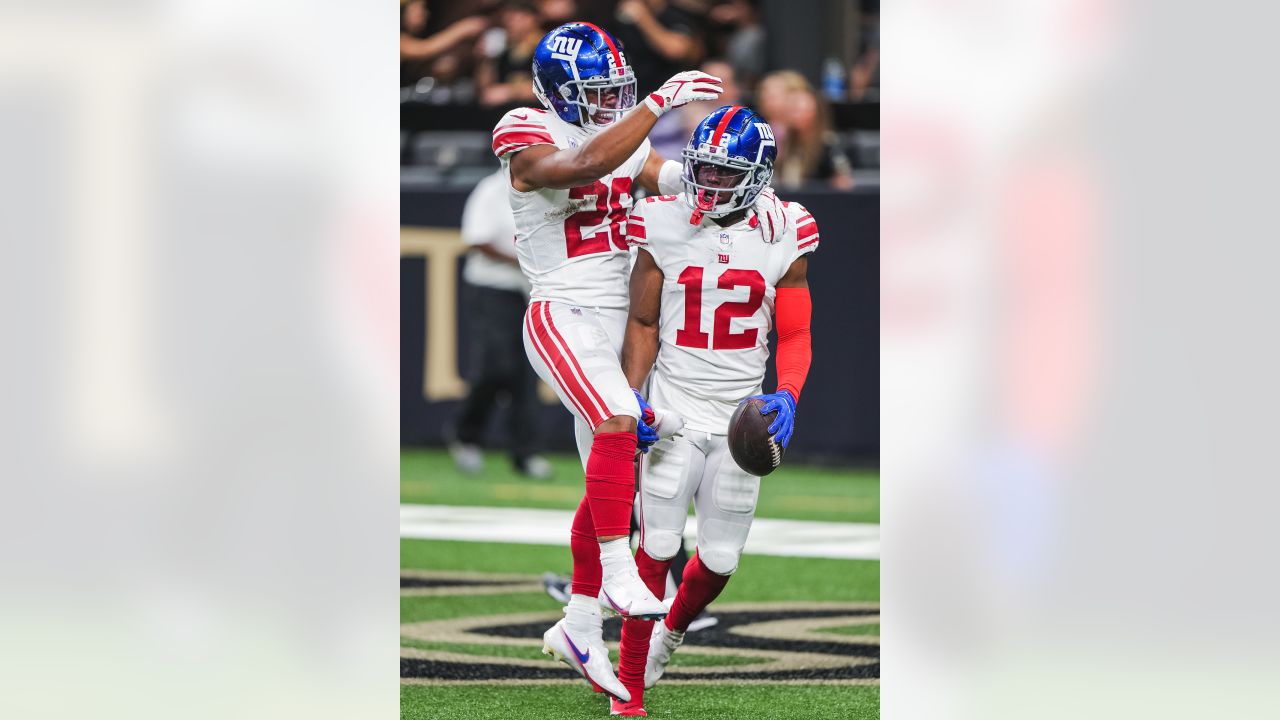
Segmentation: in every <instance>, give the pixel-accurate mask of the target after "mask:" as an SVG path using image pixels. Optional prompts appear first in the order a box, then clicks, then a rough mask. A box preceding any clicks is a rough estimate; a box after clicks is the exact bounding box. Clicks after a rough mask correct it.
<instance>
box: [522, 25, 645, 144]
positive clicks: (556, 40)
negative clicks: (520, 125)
mask: <svg viewBox="0 0 1280 720" xmlns="http://www.w3.org/2000/svg"><path fill="white" fill-rule="evenodd" d="M533 91H534V94H536V95H537V96H538V100H540V101H541V102H542V104H543V105H544V106H545V107H546V108H547V109H548V110H551V111H552V112H554V113H555V114H556V115H558V116H559V117H560V119H561V120H564V121H565V122H567V123H570V124H572V125H578V126H580V127H584V128H587V129H592V130H594V129H598V128H600V127H603V126H605V125H609V124H611V123H613V122H615V121H616V120H617V119H618V118H619V117H621V116H622V114H623V113H625V112H627V111H628V110H630V109H631V108H633V107H635V106H636V76H635V73H633V72H632V71H631V66H630V65H627V61H626V58H625V57H624V56H623V54H622V51H621V50H619V49H618V43H617V42H616V41H615V40H614V39H613V37H611V36H610V35H609V33H607V32H605V31H604V30H601V29H600V28H598V27H596V26H595V25H592V24H591V23H586V22H572V23H568V24H566V25H561V26H560V27H558V28H556V29H555V30H552V31H551V32H549V33H547V34H546V36H544V37H543V38H542V41H541V42H539V43H538V47H537V48H536V49H535V50H534V51H533Z"/></svg>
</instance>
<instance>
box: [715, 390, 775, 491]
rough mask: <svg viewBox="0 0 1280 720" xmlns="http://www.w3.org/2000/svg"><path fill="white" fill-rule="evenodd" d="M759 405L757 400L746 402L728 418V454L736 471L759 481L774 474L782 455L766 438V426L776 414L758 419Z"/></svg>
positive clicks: (739, 404) (771, 440) (761, 401)
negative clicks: (740, 469)
mask: <svg viewBox="0 0 1280 720" xmlns="http://www.w3.org/2000/svg"><path fill="white" fill-rule="evenodd" d="M763 405H764V401H763V400H761V399H760V398H747V399H746V400H743V401H742V402H740V403H738V409H737V410H734V411H733V417H731V418H729V454H730V455H732V456H733V461H734V462H736V463H738V467H740V468H742V469H743V470H746V471H747V472H749V473H751V474H752V475H756V476H759V477H764V476H765V475H768V474H769V473H771V472H773V471H774V470H776V469H777V468H778V466H779V465H781V464H782V453H783V452H785V448H783V447H782V446H781V445H779V444H778V443H776V442H774V441H773V437H772V436H771V435H770V434H769V424H770V423H772V422H773V421H774V418H776V417H777V416H778V413H777V411H774V412H771V413H769V414H768V415H761V414H760V408H761V407H762V406H763Z"/></svg>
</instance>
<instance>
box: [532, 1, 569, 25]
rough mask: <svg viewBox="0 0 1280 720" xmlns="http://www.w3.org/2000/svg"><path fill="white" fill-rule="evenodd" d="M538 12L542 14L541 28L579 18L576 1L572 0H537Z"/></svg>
mask: <svg viewBox="0 0 1280 720" xmlns="http://www.w3.org/2000/svg"><path fill="white" fill-rule="evenodd" d="M538 12H539V13H540V14H541V15H542V22H543V27H542V29H543V30H550V29H551V28H554V27H559V26H561V25H563V24H565V23H567V22H570V21H571V20H578V19H579V18H578V3H576V2H574V0H538Z"/></svg>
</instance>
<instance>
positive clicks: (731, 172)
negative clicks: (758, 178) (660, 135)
mask: <svg viewBox="0 0 1280 720" xmlns="http://www.w3.org/2000/svg"><path fill="white" fill-rule="evenodd" d="M686 152H688V151H686ZM750 172H751V170H750V169H749V168H736V167H731V166H729V165H722V164H720V163H718V162H714V161H708V160H706V159H704V158H699V157H698V156H697V155H696V153H695V154H693V156H692V157H689V156H686V157H685V190H686V191H687V192H688V193H689V195H690V196H691V197H692V198H693V200H694V204H695V205H697V207H698V209H700V210H702V212H703V214H705V215H710V216H712V217H719V216H721V215H723V214H728V213H731V212H734V211H736V210H740V209H742V207H744V205H743V204H742V202H741V199H742V195H743V194H744V193H745V192H746V190H747V187H746V186H747V185H748V184H749V183H750V178H749V177H748V176H749V175H750ZM721 206H724V207H721Z"/></svg>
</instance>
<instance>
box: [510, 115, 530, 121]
mask: <svg viewBox="0 0 1280 720" xmlns="http://www.w3.org/2000/svg"><path fill="white" fill-rule="evenodd" d="M511 117H513V118H515V119H517V120H528V119H529V116H528V115H516V114H515V113H511Z"/></svg>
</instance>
